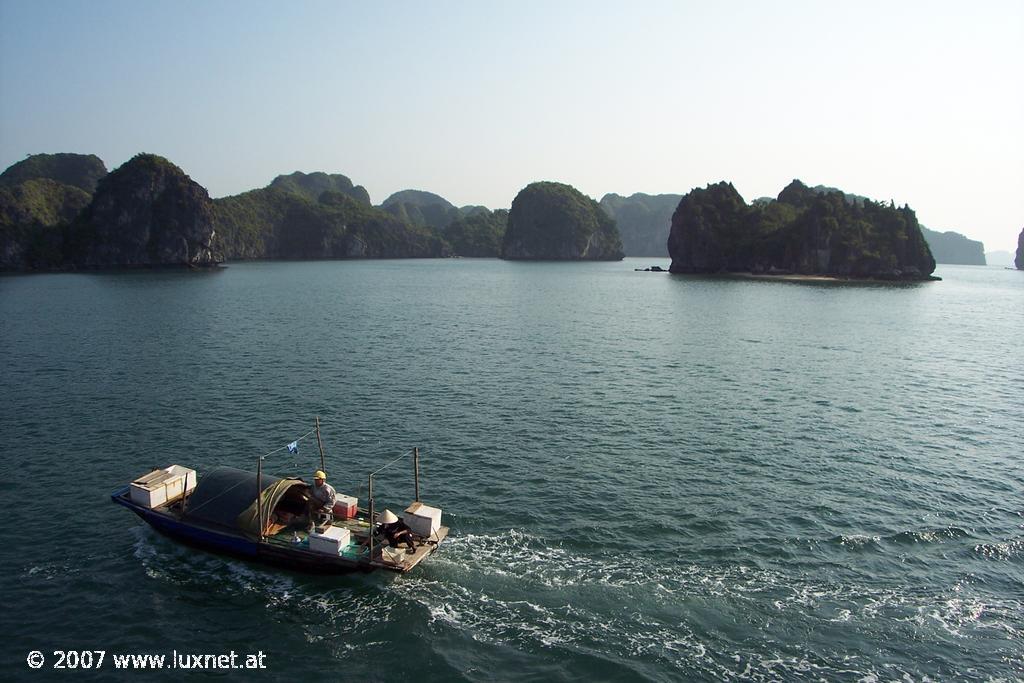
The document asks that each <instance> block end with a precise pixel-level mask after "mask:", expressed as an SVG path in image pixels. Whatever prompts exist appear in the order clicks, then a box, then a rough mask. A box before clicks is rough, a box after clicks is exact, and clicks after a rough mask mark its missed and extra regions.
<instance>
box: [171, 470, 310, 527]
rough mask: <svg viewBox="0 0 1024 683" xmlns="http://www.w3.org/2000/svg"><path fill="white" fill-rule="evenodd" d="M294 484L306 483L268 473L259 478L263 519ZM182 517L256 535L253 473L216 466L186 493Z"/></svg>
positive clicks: (254, 474) (257, 525) (254, 476)
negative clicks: (185, 503)
mask: <svg viewBox="0 0 1024 683" xmlns="http://www.w3.org/2000/svg"><path fill="white" fill-rule="evenodd" d="M293 486H307V484H306V483H305V482H303V481H302V480H300V479H281V478H280V477H272V476H270V475H267V474H264V475H263V476H262V477H261V478H260V491H261V494H260V497H261V499H262V501H263V516H264V519H266V518H267V517H268V516H269V514H270V511H271V510H273V509H274V506H275V505H277V503H278V501H280V500H281V497H282V496H283V495H284V494H285V492H286V491H288V490H289V489H290V488H291V487H293ZM185 520H186V521H193V522H202V523H205V524H212V525H216V526H220V527H224V528H225V529H229V530H232V531H239V532H241V533H243V534H245V535H246V536H250V537H253V538H257V537H259V535H260V530H259V522H258V521H257V519H256V473H255V472H246V471H245V470H240V469H236V468H234V467H218V468H217V469H215V470H212V471H210V472H209V473H207V474H206V475H205V476H204V477H203V478H202V479H200V480H199V483H198V484H197V485H196V488H195V490H194V491H193V492H192V493H191V495H189V497H188V504H187V505H186V508H185Z"/></svg>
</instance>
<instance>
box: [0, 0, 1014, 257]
mask: <svg viewBox="0 0 1024 683" xmlns="http://www.w3.org/2000/svg"><path fill="white" fill-rule="evenodd" d="M1022 74H1024V2H1022V1H1021V0H992V1H985V0H976V1H973V2H964V1H962V0H957V1H956V2H945V1H942V0H938V1H928V2H901V1H899V0H890V1H887V2H875V1H874V0H863V1H858V2H844V1H839V0H836V1H834V2H816V1H815V2H811V1H807V2H805V1H798V0H774V1H772V2H754V1H747V2H743V1H733V0H723V1H721V2H708V1H707V0H700V1H696V2H691V1H689V0H674V1H669V2H644V1H642V0H640V1H637V2H602V1H601V0H589V1H586V2H569V1H565V2H562V1H559V0H545V1H534V0H517V1H516V2H496V1H487V0H484V1H479V2H445V1H443V0H441V1H438V2H429V3H427V2H415V3H414V2H390V3H355V2H341V1H331V2H320V1H313V0H306V1H302V0H297V1H296V2H288V3H282V2H263V1H260V0H248V1H246V2H238V1H234V0H204V1H201V2H198V1H193V0H176V1H174V2H160V1H157V0H146V1H139V0H132V1H130V2H120V1H112V0H88V1H87V0H0V168H6V167H7V166H9V165H11V164H13V163H15V162H17V161H19V160H20V159H23V158H25V156H26V155H28V154H36V153H41V152H50V153H52V152H78V153H85V154H96V155H98V156H99V157H100V158H101V159H103V161H104V162H105V163H106V164H107V167H108V168H110V169H113V168H116V167H117V166H119V165H121V164H122V163H124V162H125V161H127V160H128V159H130V158H131V157H132V156H133V155H135V154H137V153H140V152H151V153H155V154H160V155H161V156H164V157H167V158H168V159H170V160H171V161H172V162H174V163H175V164H177V165H178V166H180V167H181V168H182V169H183V170H184V171H185V172H186V173H188V174H189V175H190V176H191V177H192V178H193V179H194V180H196V181H197V182H199V183H200V184H202V185H203V186H204V187H206V188H207V189H208V190H209V192H210V194H211V196H213V197H221V196H226V195H231V194H237V193H239V192H244V191H246V190H250V189H253V188H256V187H263V186H265V185H267V184H268V183H269V182H270V181H271V180H272V179H273V178H274V177H275V176H277V175H279V174H282V173H291V172H293V171H304V172H307V173H308V172H313V171H325V172H329V173H343V174H345V175H347V176H348V177H349V178H351V179H352V181H353V182H354V183H356V184H358V185H363V186H364V187H366V189H367V190H368V191H369V193H370V197H371V200H372V201H373V202H374V203H377V204H379V203H380V202H382V201H383V200H384V199H385V198H387V196H388V195H390V194H391V193H393V192H396V191H398V190H403V189H410V188H411V189H420V190H427V191H430V192H435V193H437V194H440V195H441V196H443V197H445V198H446V199H448V200H449V201H451V202H452V203H454V204H456V205H459V206H462V205H466V204H482V205H485V206H488V207H491V208H501V207H506V208H507V207H508V206H510V205H511V203H512V199H513V198H514V197H515V195H516V194H517V193H518V192H519V190H521V189H522V188H523V187H525V186H526V185H527V184H529V183H531V182H533V181H536V180H555V181H559V182H563V183H568V184H570V185H573V186H574V187H576V188H577V189H579V190H580V191H581V192H583V193H585V194H587V195H589V196H591V197H594V198H595V199H600V198H601V197H602V196H603V195H604V194H605V193H608V192H615V193H618V194H621V195H629V194H632V193H634V192H646V193H649V194H659V193H674V194H685V193H686V192H689V191H690V190H692V189H693V188H695V187H703V186H705V185H707V184H708V183H713V182H718V181H720V180H728V181H731V182H732V183H733V184H734V185H735V186H736V189H737V190H739V192H740V194H742V195H743V197H744V198H745V199H747V200H748V201H750V200H752V199H755V198H757V197H762V196H773V197H774V196H776V195H777V194H778V193H779V191H780V190H782V188H783V187H785V186H786V185H787V184H788V183H789V182H790V181H791V180H792V179H794V178H799V179H800V180H802V181H803V182H805V183H806V184H808V185H828V186H831V187H837V188H840V189H842V190H844V191H847V192H851V193H854V194H860V195H864V196H867V197H871V198H872V199H876V200H882V201H889V200H890V199H891V200H893V201H895V202H896V203H897V204H898V205H903V204H909V205H910V207H911V208H913V209H914V210H915V211H916V212H917V216H918V219H919V220H920V222H921V223H922V224H923V225H926V226H927V227H929V228H931V229H933V230H941V231H945V230H954V231H956V232H960V233H962V234H965V235H967V236H968V237H970V238H972V239H976V240H981V241H983V242H984V244H985V249H986V251H995V250H1004V251H1015V250H1016V246H1017V236H1018V234H1019V233H1020V231H1021V229H1022V228H1024V76H1022Z"/></svg>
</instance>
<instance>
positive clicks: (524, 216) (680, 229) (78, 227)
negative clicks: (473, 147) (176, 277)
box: [0, 153, 1022, 279]
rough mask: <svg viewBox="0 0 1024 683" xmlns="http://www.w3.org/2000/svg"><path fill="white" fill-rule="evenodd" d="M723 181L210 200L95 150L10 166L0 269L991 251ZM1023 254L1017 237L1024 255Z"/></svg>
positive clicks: (3, 192)
mask: <svg viewBox="0 0 1024 683" xmlns="http://www.w3.org/2000/svg"><path fill="white" fill-rule="evenodd" d="M719 185H720V186H721V187H719V186H709V187H708V188H706V189H705V190H700V191H699V192H698V191H696V190H695V191H694V192H691V193H690V194H687V195H685V196H684V195H681V194H661V195H649V194H644V193H639V192H638V193H634V194H632V195H630V196H628V197H625V196H622V195H617V194H614V193H609V194H606V195H605V196H604V197H602V199H601V201H600V203H598V202H596V201H594V200H593V199H591V198H589V197H587V196H586V195H584V194H582V193H580V192H579V191H578V190H576V189H575V188H573V187H571V186H569V185H565V184H563V183H556V182H538V183H532V184H530V185H529V186H527V187H526V188H524V189H523V190H522V191H521V192H520V193H519V194H518V195H517V196H516V198H515V200H514V201H513V206H512V208H511V210H505V209H498V210H493V211H492V210H490V209H488V208H487V207H484V206H476V205H469V206H462V207H456V206H455V205H453V204H452V203H451V202H449V201H448V200H446V199H445V198H444V197H441V196H440V195H437V194H434V193H432V192H427V191H424V190H414V189H408V190H402V191H400V192H396V193H394V194H392V195H391V196H389V197H388V198H386V199H385V200H384V201H383V202H382V203H381V204H380V205H377V206H374V205H373V204H372V202H371V200H370V195H369V193H368V192H367V190H366V188H364V187H363V186H361V185H357V184H355V183H354V182H353V181H352V180H351V179H349V178H348V177H346V176H344V175H341V174H328V173H322V172H314V173H302V172H294V173H291V174H288V175H279V176H277V177H276V178H274V179H273V180H272V181H271V182H270V183H269V184H268V185H267V186H266V187H263V188H258V189H254V190H250V191H248V192H243V193H241V194H238V195H233V196H230V197H222V198H219V199H211V198H210V197H209V194H208V193H207V192H206V190H205V188H203V187H202V186H200V185H199V184H197V183H195V181H193V180H192V179H191V178H189V176H188V175H186V174H185V172H184V171H182V170H181V169H180V168H178V167H177V166H175V165H174V164H173V163H171V162H170V161H168V160H167V159H164V158H162V157H159V156H156V155H153V154H140V155H137V156H136V157H134V158H132V159H131V160H129V161H128V162H126V163H125V164H123V165H122V166H120V167H119V168H117V169H115V170H114V171H112V172H110V173H108V172H107V168H106V166H105V165H104V164H103V161H102V160H100V159H99V157H97V156H95V155H91V154H69V153H61V154H36V155H31V156H29V157H27V158H26V159H24V160H22V161H20V162H18V163H16V164H13V165H12V166H11V167H10V168H8V169H7V170H5V171H4V172H3V173H2V174H0V270H6V271H19V270H21V271H24V270H66V269H80V268H110V267H115V268H116V267H129V268H131V267H157V266H188V267H202V266H209V265H215V264H218V263H222V262H225V261H237V260H253V259H329V258H336V259H348V258H437V257H450V256H468V257H487V258H495V257H500V258H505V259H510V260H519V259H556V260H617V259H621V258H622V257H623V256H627V255H628V256H655V257H656V256H665V255H669V256H671V257H672V261H673V264H675V271H674V272H718V271H720V270H722V269H723V268H734V267H735V268H738V269H740V270H744V271H749V272H796V273H804V272H808V273H810V272H815V273H817V272H819V271H820V272H829V273H831V274H834V275H837V276H842V277H890V278H891V277H898V278H901V279H905V278H911V279H913V278H917V277H927V276H928V275H929V274H930V273H931V272H932V271H933V270H934V262H935V261H937V262H940V263H963V264H979V265H980V264H984V263H985V255H984V253H983V246H982V244H981V243H980V242H977V241H974V240H970V239H968V238H966V237H964V236H963V235H960V234H958V233H955V232H944V233H939V232H934V231H931V230H928V229H927V228H925V227H923V226H920V225H918V224H917V220H916V217H914V215H913V212H912V211H910V209H909V208H908V207H903V208H902V209H897V208H896V207H894V206H886V205H884V204H880V203H877V202H872V201H871V200H869V199H867V198H865V197H860V196H858V195H853V194H848V193H843V192H841V191H839V190H837V189H835V188H830V187H825V186H821V185H819V186H816V187H812V188H808V187H806V186H804V185H803V184H802V183H799V182H798V181H796V182H795V183H794V184H791V185H790V187H788V188H786V190H783V192H782V193H781V194H780V195H779V197H778V198H774V199H773V198H760V199H756V200H754V201H753V202H752V203H751V205H750V206H747V205H746V204H745V202H743V200H742V198H739V195H738V194H736V193H735V190H734V189H733V190H732V191H731V192H727V191H726V187H728V188H731V187H732V186H731V185H728V184H724V185H723V184H719ZM733 195H735V196H733ZM708 202H710V204H708ZM718 202H721V205H719V204H718ZM695 212H696V213H695ZM709 212H710V213H709ZM698 214H699V215H698ZM745 231H750V232H749V234H747V233H746V232H745ZM887 236H888V237H887ZM893 236H895V237H893ZM890 237H892V239H890ZM919 237H921V239H918V238H919ZM922 246H923V249H922ZM929 247H930V250H929ZM929 251H930V253H927V252H929ZM932 256H934V259H932ZM1012 260H1013V256H1012V255H1009V254H1007V255H1006V262H1007V263H1009V262H1010V261H1012ZM1021 262H1022V254H1021V250H1020V248H1018V251H1017V255H1016V265H1017V267H1018V268H1019V267H1021Z"/></svg>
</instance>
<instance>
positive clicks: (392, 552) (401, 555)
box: [380, 546, 406, 562]
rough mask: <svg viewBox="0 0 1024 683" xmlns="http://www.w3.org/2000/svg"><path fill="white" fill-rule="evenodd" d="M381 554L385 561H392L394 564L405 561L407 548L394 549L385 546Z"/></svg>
mask: <svg viewBox="0 0 1024 683" xmlns="http://www.w3.org/2000/svg"><path fill="white" fill-rule="evenodd" d="M380 552H381V556H383V557H384V559H385V560H390V561H392V562H404V561H405V555H406V552H405V548H392V547H391V546H384V547H383V548H381V550H380Z"/></svg>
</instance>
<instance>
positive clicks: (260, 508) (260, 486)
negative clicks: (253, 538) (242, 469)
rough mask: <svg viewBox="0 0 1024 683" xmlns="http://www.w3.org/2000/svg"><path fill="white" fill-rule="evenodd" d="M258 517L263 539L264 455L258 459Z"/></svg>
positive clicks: (261, 538)
mask: <svg viewBox="0 0 1024 683" xmlns="http://www.w3.org/2000/svg"><path fill="white" fill-rule="evenodd" d="M256 518H257V519H258V520H259V522H258V523H259V525H260V540H261V541H262V540H263V528H264V527H263V456H260V457H259V458H258V459H257V460H256Z"/></svg>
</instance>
